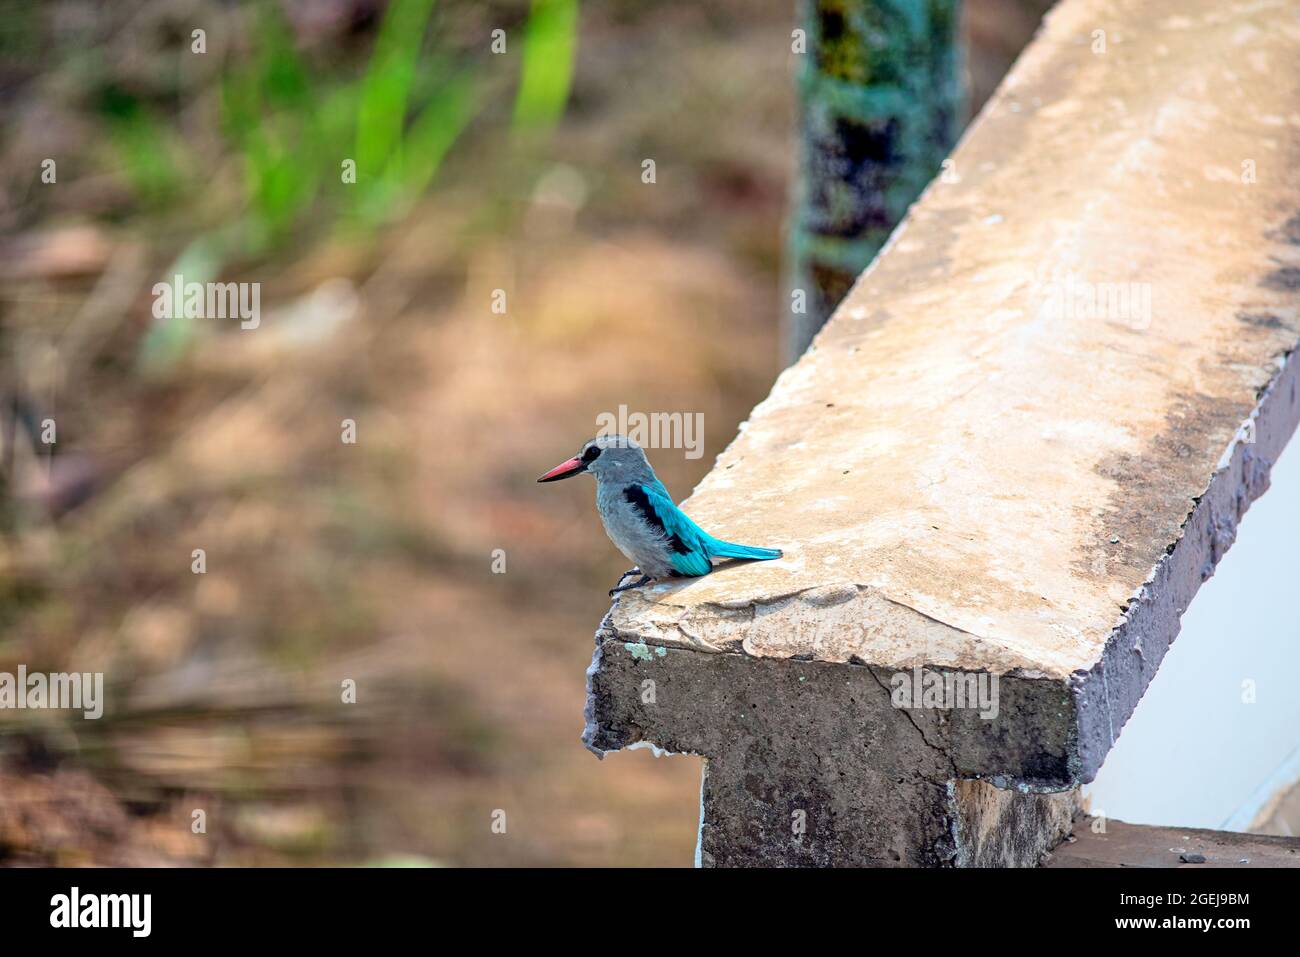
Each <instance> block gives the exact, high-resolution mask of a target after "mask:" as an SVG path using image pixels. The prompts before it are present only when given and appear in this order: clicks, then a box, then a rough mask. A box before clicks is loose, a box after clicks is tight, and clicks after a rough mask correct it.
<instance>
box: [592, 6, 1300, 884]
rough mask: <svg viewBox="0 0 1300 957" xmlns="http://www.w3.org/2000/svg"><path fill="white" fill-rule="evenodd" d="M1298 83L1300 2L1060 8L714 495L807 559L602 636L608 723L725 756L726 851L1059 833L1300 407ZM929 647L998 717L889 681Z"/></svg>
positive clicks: (672, 603)
mask: <svg viewBox="0 0 1300 957" xmlns="http://www.w3.org/2000/svg"><path fill="white" fill-rule="evenodd" d="M1099 29H1100V30H1104V31H1105V40H1104V43H1105V46H1104V51H1103V52H1097V48H1096V35H1095V31H1097V30H1099ZM1297 103H1300V9H1297V8H1296V6H1295V5H1294V4H1290V3H1287V2H1284V0H1277V2H1267V0H1265V2H1260V3H1257V4H1251V5H1238V6H1232V7H1224V6H1223V5H1222V4H1220V3H1217V2H1214V0H1152V2H1149V3H1145V4H1134V5H1129V6H1126V7H1124V8H1119V9H1117V8H1115V7H1114V6H1113V5H1110V4H1106V3H1102V2H1100V0H1064V2H1062V3H1061V4H1060V5H1059V6H1058V7H1057V8H1056V9H1055V10H1054V11H1053V13H1052V14H1051V15H1050V17H1049V18H1048V21H1047V23H1046V26H1045V28H1044V30H1043V31H1042V33H1041V34H1040V36H1039V37H1038V38H1037V39H1036V40H1035V41H1034V43H1033V44H1032V45H1031V46H1030V47H1029V49H1028V50H1027V51H1026V53H1025V54H1024V56H1023V57H1022V58H1021V60H1020V62H1019V63H1018V64H1017V65H1016V67H1015V69H1014V70H1013V71H1012V73H1011V75H1010V76H1009V77H1008V78H1007V80H1006V82H1005V83H1004V84H1003V86H1002V88H1001V90H1000V91H999V92H998V94H997V95H996V96H995V97H994V98H993V99H992V100H991V101H990V103H989V105H988V106H987V107H986V109H985V111H984V112H983V114H982V115H981V116H980V118H979V119H978V120H977V122H976V123H975V124H974V126H973V127H972V129H971V131H970V132H969V133H968V135H967V137H966V139H965V140H964V141H963V143H962V144H961V145H960V147H959V148H958V149H957V151H956V152H955V153H954V155H953V157H952V160H953V162H952V165H951V169H952V171H953V173H954V174H955V177H956V181H955V182H936V183H934V184H932V185H931V186H930V188H929V189H928V190H927V191H926V193H925V194H924V196H923V197H922V198H921V200H920V201H919V202H918V203H917V204H916V206H914V207H913V209H912V210H911V212H910V213H909V215H908V217H907V219H906V220H905V221H904V223H903V224H902V225H901V226H900V227H899V229H898V230H897V231H896V233H895V234H894V236H893V237H892V238H891V240H890V243H889V244H888V246H887V247H886V249H885V250H884V252H882V254H881V255H880V257H879V258H878V259H877V260H876V262H875V263H874V264H873V265H872V266H871V268H869V269H868V270H867V272H866V273H864V274H863V276H862V278H861V279H860V280H859V281H858V283H857V285H856V286H855V287H854V289H853V291H852V292H851V293H850V294H849V296H848V298H847V299H846V300H845V302H844V303H843V304H842V305H841V306H840V308H839V309H838V311H837V312H836V314H835V316H834V317H833V318H832V320H831V322H830V323H829V324H828V325H827V326H826V328H825V329H824V330H823V331H822V333H821V334H820V335H819V336H818V337H817V339H816V341H815V342H814V344H813V346H812V347H811V348H810V349H809V351H808V352H807V353H806V354H805V355H804V356H803V358H802V359H801V360H800V361H799V363H798V364H797V365H795V366H794V367H792V368H791V369H789V370H787V371H786V372H785V373H784V374H783V375H782V376H781V378H780V379H779V380H778V382H777V384H776V386H775V388H774V389H773V391H772V394H771V396H769V398H768V399H767V400H766V401H764V402H763V403H762V404H760V405H759V406H758V407H757V408H756V409H755V410H754V413H753V415H752V417H751V419H750V421H749V422H748V423H746V425H745V426H744V427H743V429H742V432H741V435H740V437H739V438H738V439H737V440H736V441H735V442H734V443H733V444H732V445H731V447H730V448H728V449H727V451H726V452H724V453H723V455H722V456H721V457H720V458H719V460H718V463H717V465H716V466H715V468H714V469H713V471H712V472H711V473H710V474H709V475H708V476H707V477H706V478H705V480H704V481H703V482H702V483H701V485H700V486H699V488H698V489H697V490H696V492H695V494H694V495H693V496H692V497H691V498H690V500H689V501H688V502H686V503H685V505H684V507H685V509H686V510H687V511H688V512H689V513H690V514H691V515H692V516H693V517H694V518H696V519H697V520H698V521H700V522H701V524H703V525H704V526H705V527H707V528H709V529H710V530H711V531H713V532H715V533H717V534H719V535H721V536H722V537H725V538H729V539H732V540H737V541H758V542H762V543H763V544H765V545H771V546H778V547H781V548H782V549H784V550H785V553H786V557H785V558H784V559H782V560H780V561H776V562H768V563H762V564H757V565H736V566H733V567H728V568H720V569H718V570H717V571H715V572H714V573H713V574H711V575H709V576H707V577H706V578H703V579H696V580H690V581H687V582H683V583H677V584H670V585H658V586H655V587H653V588H649V589H642V590H637V591H630V592H627V593H625V594H624V595H622V596H620V598H619V600H618V601H616V602H615V604H614V605H613V607H612V608H611V610H610V613H609V615H608V616H607V618H606V619H605V621H604V623H603V624H602V626H601V629H600V631H599V633H598V635H597V644H598V647H597V652H596V658H595V661H594V662H593V670H592V672H591V702H590V704H589V709H588V710H589V724H588V729H587V734H586V739H587V741H588V743H589V745H590V746H592V747H593V748H595V749H597V750H600V751H605V750H612V749H614V748H618V747H625V746H627V745H629V744H631V743H634V742H637V741H646V740H649V741H653V742H654V743H655V744H657V745H659V746H661V747H665V748H668V749H670V750H686V751H692V752H696V753H700V754H704V755H705V756H706V757H707V759H708V761H707V765H706V768H707V769H706V772H705V782H704V820H703V822H702V828H701V834H702V837H701V859H702V861H703V862H704V863H777V862H784V863H881V864H888V863H924V864H963V863H971V862H974V861H977V860H980V859H981V855H984V856H985V857H986V858H987V857H989V856H991V857H995V858H999V859H1001V860H1002V861H1003V862H1006V863H1034V862H1035V860H1036V857H1037V855H1039V854H1041V853H1042V852H1044V851H1046V850H1047V849H1048V848H1050V847H1051V846H1052V845H1053V844H1054V843H1055V841H1056V840H1058V839H1059V837H1060V835H1061V833H1063V832H1062V830H1061V827H1062V825H1061V816H1060V812H1061V810H1062V808H1066V807H1068V806H1069V805H1070V804H1071V802H1072V801H1073V800H1074V795H1073V789H1075V788H1076V787H1077V786H1078V785H1079V784H1080V783H1081V782H1086V781H1088V780H1091V779H1092V777H1093V776H1094V775H1095V774H1096V771H1097V769H1098V768H1099V767H1100V765H1101V762H1102V761H1103V760H1104V758H1105V756H1106V754H1107V752H1108V751H1109V750H1110V748H1111V746H1112V745H1113V743H1114V741H1115V739H1116V737H1117V736H1118V734H1119V733H1120V730H1121V729H1122V728H1123V726H1124V723H1125V721H1127V719H1128V717H1129V715H1130V714H1131V713H1132V711H1133V709H1134V707H1136V705H1137V702H1138V700H1139V699H1140V698H1141V696H1142V694H1143V692H1144V691H1145V689H1146V687H1147V685H1148V684H1149V683H1150V681H1151V679H1152V677H1153V676H1154V674H1155V672H1156V670H1157V668H1158V667H1159V665H1160V662H1161V660H1162V658H1163V657H1164V654H1165V652H1166V650H1167V649H1168V647H1169V645H1170V644H1171V642H1172V641H1173V640H1174V638H1175V636H1176V635H1177V631H1178V621H1179V616H1180V615H1181V614H1182V612H1183V610H1184V609H1185V608H1186V607H1187V605H1188V603H1189V602H1190V601H1191V599H1192V597H1193V596H1194V595H1195V593H1196V591H1197V589H1198V588H1199V587H1200V584H1201V583H1202V582H1203V581H1204V580H1205V579H1206V578H1207V577H1209V575H1210V574H1212V573H1213V570H1214V567H1215V565H1216V563H1217V562H1218V561H1219V560H1220V559H1221V558H1222V556H1223V554H1224V553H1225V551H1226V550H1227V548H1228V547H1229V546H1230V545H1231V544H1232V540H1233V537H1234V535H1235V529H1236V526H1237V523H1238V521H1239V520H1240V518H1241V516H1242V514H1243V513H1244V512H1245V510H1246V508H1247V507H1248V506H1249V504H1250V502H1251V501H1252V500H1253V499H1254V498H1255V497H1257V496H1258V495H1260V494H1262V492H1263V491H1264V490H1265V489H1266V488H1267V486H1268V474H1269V470H1270V468H1271V466H1272V464H1273V462H1274V461H1275V460H1276V458H1277V456H1278V454H1279V453H1280V451H1281V449H1282V447H1283V446H1284V444H1285V443H1286V442H1287V440H1288V439H1289V438H1290V436H1291V434H1292V433H1293V432H1294V430H1295V428H1296V424H1297V421H1298V420H1300V399H1298V393H1300V383H1297V366H1296V363H1295V362H1293V361H1290V360H1291V358H1292V352H1293V350H1294V349H1295V347H1296V345H1297V343H1298V342H1300V318H1298V315H1297V304H1298V303H1300V184H1298V183H1297V181H1296V179H1295V177H1294V175H1293V174H1294V170H1295V169H1296V168H1300V113H1298V112H1297V109H1296V104H1297ZM1089 290H1090V291H1091V298H1089V295H1088V293H1089ZM913 668H924V669H927V670H928V671H934V672H939V673H942V674H953V673H956V674H959V675H984V676H990V677H991V676H997V677H998V678H999V679H1000V695H1001V707H1000V713H999V716H998V717H997V718H996V719H995V720H992V721H985V720H984V719H979V718H975V717H973V716H972V715H971V713H970V712H969V711H962V710H959V709H951V708H948V709H943V708H940V709H926V708H919V709H905V708H895V707H892V706H891V702H890V690H891V682H892V681H893V680H894V678H895V676H897V675H899V674H900V673H905V672H907V671H908V670H909V669H913ZM646 680H650V681H653V682H655V685H654V687H655V688H656V689H657V692H656V694H657V697H656V698H655V699H654V700H655V703H653V704H646V703H644V702H642V701H641V699H640V697H639V695H640V693H641V692H640V688H641V685H640V682H643V681H646ZM972 781H981V782H985V784H986V785H987V784H993V785H995V786H999V787H1001V788H1002V789H1003V790H1004V791H1005V792H1006V795H1007V796H1005V797H1003V798H995V799H991V800H990V799H985V800H983V803H982V804H981V797H980V795H981V794H982V793H983V792H982V791H981V790H980V789H979V788H976V789H974V790H970V788H969V786H968V784H964V783H963V782H972ZM1048 792H1060V793H1061V796H1060V797H1057V798H1052V799H1050V800H1048V799H1046V798H1044V797H1043V795H1044V794H1046V793H1048ZM792 801H794V802H802V804H806V805H807V807H802V805H801V807H802V809H803V810H804V811H805V812H808V811H809V810H810V809H812V808H817V809H821V810H820V811H819V817H818V823H817V826H818V827H820V828H822V830H816V831H808V832H805V834H804V835H803V837H804V840H803V842H802V843H801V844H798V843H797V842H796V843H792V842H791V841H790V840H789V839H788V837H787V836H786V835H785V834H784V829H787V828H788V822H789V815H790V813H793V811H797V810H800V807H795V806H794V805H793V804H791V802H792ZM977 807H978V808H980V809H981V810H970V809H971V808H977ZM991 809H992V810H991ZM1067 817H1068V815H1067ZM809 818H810V821H811V816H809ZM991 819H996V820H999V821H1001V824H1000V825H999V828H1001V829H1003V830H1007V831H1008V833H1010V834H1019V835H1020V837H1019V838H1017V839H1013V840H1008V841H1006V842H1003V845H1002V846H1003V849H1002V850H1000V851H998V852H992V851H990V850H989V849H990V848H992V847H994V846H997V845H998V841H997V840H996V836H995V835H992V834H989V833H986V832H983V831H981V830H980V827H979V826H976V825H979V824H980V823H981V822H986V821H988V820H991ZM972 822H973V823H972ZM812 826H813V825H812V824H811V823H809V827H812ZM810 835H811V836H810ZM981 835H983V836H982V837H981Z"/></svg>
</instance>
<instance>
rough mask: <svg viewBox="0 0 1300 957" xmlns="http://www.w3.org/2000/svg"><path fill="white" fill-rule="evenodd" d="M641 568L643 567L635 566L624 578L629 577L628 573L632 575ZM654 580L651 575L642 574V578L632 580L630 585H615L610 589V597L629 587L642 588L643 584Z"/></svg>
mask: <svg viewBox="0 0 1300 957" xmlns="http://www.w3.org/2000/svg"><path fill="white" fill-rule="evenodd" d="M640 570H641V569H639V568H634V569H633V570H632V571H630V572H628V573H627V575H624V576H623V578H627V577H628V575H632V574H634V573H636V572H639V571H640ZM623 578H620V579H619V581H620V582H622V581H623ZM652 580H653V579H651V578H650V576H649V575H642V576H641V577H640V578H638V579H637V580H636V581H634V582H632V583H631V584H630V585H623V584H619V585H615V586H614V587H613V588H611V589H610V590H609V597H610V598H613V597H614V596H615V595H617V594H618V593H619V592H621V591H627V590H628V589H629V588H640V587H641V586H642V585H645V584H647V583H649V582H650V581H652Z"/></svg>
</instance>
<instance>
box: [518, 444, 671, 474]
mask: <svg viewBox="0 0 1300 957" xmlns="http://www.w3.org/2000/svg"><path fill="white" fill-rule="evenodd" d="M649 470H650V463H649V462H648V461H647V460H646V457H645V453H644V452H642V451H641V446H639V445H637V444H636V443H635V442H633V441H632V440H631V439H629V438H627V437H626V436H622V435H598V436H596V437H595V438H594V439H592V440H590V441H589V442H587V443H586V444H585V445H583V447H582V448H581V450H579V452H578V454H577V455H575V456H574V457H573V458H571V459H568V460H567V461H564V462H561V463H560V464H559V465H557V466H555V468H553V469H551V470H550V471H549V472H547V473H546V474H545V475H543V476H542V477H541V478H539V479H538V480H537V481H539V482H558V481H559V480H560V479H566V478H572V477H573V476H575V475H581V474H582V473H583V472H591V473H592V474H593V475H595V476H596V478H598V479H599V478H619V477H623V478H626V479H628V480H631V479H634V478H639V477H640V476H641V475H642V474H644V473H645V472H647V471H649ZM652 474H653V473H652Z"/></svg>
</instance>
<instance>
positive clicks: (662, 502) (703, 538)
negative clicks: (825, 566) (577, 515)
mask: <svg viewBox="0 0 1300 957" xmlns="http://www.w3.org/2000/svg"><path fill="white" fill-rule="evenodd" d="M583 472H590V473H591V474H592V475H594V476H595V477H596V510H597V511H598V512H600V520H601V522H602V523H603V524H604V526H605V534H606V535H608V536H609V540H610V541H612V542H613V543H614V544H615V546H617V548H618V550H619V551H620V552H622V553H623V554H624V555H626V556H627V557H628V558H629V559H630V560H631V561H633V562H635V563H636V568H635V569H633V572H634V573H637V574H640V576H641V577H640V578H639V579H637V580H636V581H634V582H631V583H629V584H627V585H619V586H617V587H615V588H611V589H610V591H609V594H610V597H611V598H612V597H613V596H614V595H615V594H617V593H618V592H621V591H627V590H628V589H629V588H639V587H641V586H642V585H645V584H648V583H649V582H652V581H655V580H657V579H660V578H694V577H698V576H700V575H707V574H708V573H709V572H711V571H712V570H713V559H715V558H744V559H753V560H757V561H770V560H771V559H774V558H780V557H781V550H780V549H779V548H758V547H756V546H753V545H736V544H734V543H733V542H724V541H722V539H720V538H714V537H713V536H712V535H710V534H709V533H708V532H706V531H704V529H702V528H700V526H698V525H696V524H695V523H694V522H693V521H691V519H690V516H688V515H687V514H686V513H685V512H683V511H682V510H681V509H679V508H678V507H677V506H676V505H674V504H673V500H672V497H671V496H670V495H669V494H668V489H666V488H664V483H663V482H661V481H659V479H658V478H657V477H656V476H655V470H654V469H652V468H651V467H650V462H649V460H648V459H647V458H646V456H645V452H643V451H641V446H639V445H637V444H636V443H635V442H633V441H632V440H631V439H629V438H626V437H624V436H622V435H598V436H596V438H594V439H592V440H591V441H589V442H587V443H586V444H585V445H583V447H582V450H581V451H580V452H579V453H578V454H577V455H575V456H574V457H573V458H571V459H569V460H567V461H565V462H561V463H560V464H559V465H557V466H555V468H553V469H551V470H550V471H549V472H547V473H546V474H545V475H543V476H542V477H541V478H539V479H538V480H537V481H539V482H558V481H559V480H560V479H566V478H572V477H573V476H575V475H581V474H582V473H583ZM629 574H630V573H629ZM624 577H627V576H624Z"/></svg>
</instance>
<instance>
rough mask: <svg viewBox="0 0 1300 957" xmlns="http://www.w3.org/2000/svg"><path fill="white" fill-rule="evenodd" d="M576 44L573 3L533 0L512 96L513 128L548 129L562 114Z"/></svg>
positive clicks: (561, 0) (576, 30) (576, 25)
mask: <svg viewBox="0 0 1300 957" xmlns="http://www.w3.org/2000/svg"><path fill="white" fill-rule="evenodd" d="M577 44H578V2H577V0H533V4H532V12H531V13H530V14H529V16H528V26H527V27H526V28H525V31H524V53H523V68H522V73H521V75H520V77H519V92H518V93H517V94H516V96H515V116H514V119H515V124H516V125H517V126H520V125H522V126H551V125H553V124H554V123H555V122H556V121H557V120H559V118H560V116H561V115H562V114H563V113H564V105H565V104H566V103H567V102H568V100H569V86H570V83H571V81H572V79H573V56H574V51H575V49H576V47H577Z"/></svg>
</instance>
